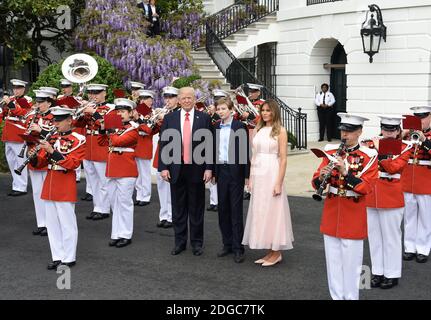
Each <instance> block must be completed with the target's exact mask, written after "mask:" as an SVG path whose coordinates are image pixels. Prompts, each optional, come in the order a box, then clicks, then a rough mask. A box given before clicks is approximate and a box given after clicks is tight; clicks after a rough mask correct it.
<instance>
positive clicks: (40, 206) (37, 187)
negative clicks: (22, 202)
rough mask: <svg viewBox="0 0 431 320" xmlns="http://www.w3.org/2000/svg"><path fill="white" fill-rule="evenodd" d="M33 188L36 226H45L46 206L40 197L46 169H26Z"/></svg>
mask: <svg viewBox="0 0 431 320" xmlns="http://www.w3.org/2000/svg"><path fill="white" fill-rule="evenodd" d="M28 171H29V175H30V180H31V188H32V189H33V202H34V211H35V212H36V223H37V227H38V228H43V227H46V207H45V200H42V199H41V198H40V195H41V194H42V187H43V182H44V181H45V178H46V174H47V172H46V171H37V170H28Z"/></svg>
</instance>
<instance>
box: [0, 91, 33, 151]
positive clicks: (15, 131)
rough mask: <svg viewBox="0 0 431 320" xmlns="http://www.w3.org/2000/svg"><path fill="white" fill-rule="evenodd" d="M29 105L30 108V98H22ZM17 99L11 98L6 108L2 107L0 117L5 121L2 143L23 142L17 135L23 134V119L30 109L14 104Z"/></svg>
mask: <svg viewBox="0 0 431 320" xmlns="http://www.w3.org/2000/svg"><path fill="white" fill-rule="evenodd" d="M23 98H25V99H26V100H27V101H28V103H29V105H30V106H31V101H32V99H31V98H30V97H27V96H24V97H23ZM16 100H17V98H15V97H12V98H11V101H10V102H9V104H8V105H7V106H3V112H2V115H1V117H2V118H3V119H4V120H5V125H4V128H3V133H2V138H1V140H2V141H3V142H18V143H20V142H21V143H22V142H24V140H23V138H21V137H20V136H19V134H24V133H25V130H26V127H25V120H23V117H24V116H25V115H26V114H27V113H28V112H30V111H31V108H24V107H21V106H20V105H19V104H18V103H16Z"/></svg>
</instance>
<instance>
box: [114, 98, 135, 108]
mask: <svg viewBox="0 0 431 320" xmlns="http://www.w3.org/2000/svg"><path fill="white" fill-rule="evenodd" d="M114 104H115V107H119V106H121V107H127V108H130V109H136V103H135V102H134V101H132V100H129V99H126V98H118V99H115V100H114Z"/></svg>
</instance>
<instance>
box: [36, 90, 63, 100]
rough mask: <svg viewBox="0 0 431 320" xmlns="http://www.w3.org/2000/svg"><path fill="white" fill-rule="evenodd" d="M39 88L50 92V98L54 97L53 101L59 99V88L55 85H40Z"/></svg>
mask: <svg viewBox="0 0 431 320" xmlns="http://www.w3.org/2000/svg"><path fill="white" fill-rule="evenodd" d="M39 90H43V91H45V92H48V93H49V94H50V98H51V99H53V101H55V100H57V95H58V91H59V90H58V89H57V88H54V87H40V88H39Z"/></svg>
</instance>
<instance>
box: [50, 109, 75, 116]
mask: <svg viewBox="0 0 431 320" xmlns="http://www.w3.org/2000/svg"><path fill="white" fill-rule="evenodd" d="M74 112H75V109H71V108H67V107H53V108H51V114H52V115H53V116H71V115H73V114H74Z"/></svg>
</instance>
